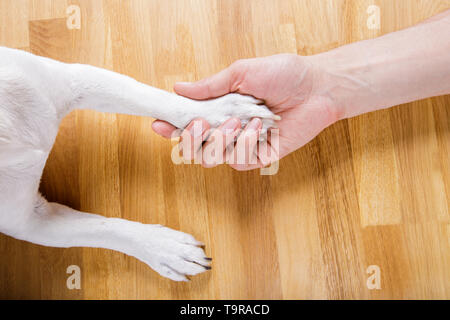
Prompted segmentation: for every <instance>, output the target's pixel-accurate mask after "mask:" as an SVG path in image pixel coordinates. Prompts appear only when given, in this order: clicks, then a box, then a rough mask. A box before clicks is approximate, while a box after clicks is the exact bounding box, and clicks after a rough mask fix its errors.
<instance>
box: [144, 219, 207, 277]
mask: <svg viewBox="0 0 450 320" xmlns="http://www.w3.org/2000/svg"><path fill="white" fill-rule="evenodd" d="M145 227H147V228H148V233H147V234H146V235H144V238H147V239H142V240H139V241H138V243H139V246H140V248H137V249H138V250H137V254H136V255H135V257H136V258H138V259H139V260H141V261H143V262H145V263H146V264H147V265H149V266H150V267H151V268H152V269H153V270H155V271H156V272H158V273H159V274H160V275H162V276H163V277H166V278H169V279H171V280H174V281H189V279H188V278H187V276H194V275H197V274H199V273H202V272H205V271H207V270H210V269H211V267H210V264H211V258H208V257H206V255H205V252H204V251H203V249H202V248H200V246H202V245H203V244H202V243H201V242H199V241H197V240H195V238H194V237H193V236H191V235H189V234H186V233H184V232H180V231H175V230H172V229H169V228H166V227H163V226H159V225H146V226H145Z"/></svg>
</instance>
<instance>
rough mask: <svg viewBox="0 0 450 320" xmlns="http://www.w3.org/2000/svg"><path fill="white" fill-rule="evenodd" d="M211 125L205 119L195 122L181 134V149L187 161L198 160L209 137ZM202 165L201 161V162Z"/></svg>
mask: <svg viewBox="0 0 450 320" xmlns="http://www.w3.org/2000/svg"><path fill="white" fill-rule="evenodd" d="M209 128H210V125H209V123H208V122H207V121H206V120H204V119H195V120H193V121H192V122H191V123H190V124H189V125H188V126H187V127H186V129H185V130H184V131H183V132H182V134H181V148H182V153H183V158H184V159H185V160H192V159H198V156H199V153H200V155H201V152H199V151H200V150H201V146H202V143H203V141H204V140H205V139H206V138H207V137H208V132H209ZM195 163H201V159H200V160H199V162H195Z"/></svg>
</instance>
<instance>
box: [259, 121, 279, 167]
mask: <svg viewBox="0 0 450 320" xmlns="http://www.w3.org/2000/svg"><path fill="white" fill-rule="evenodd" d="M279 145H280V143H279V131H278V129H271V130H268V131H267V139H266V140H265V141H262V142H260V143H259V145H258V159H259V161H260V162H261V165H262V166H263V167H266V166H268V165H269V164H271V163H273V162H275V161H278V160H279V159H280V150H279Z"/></svg>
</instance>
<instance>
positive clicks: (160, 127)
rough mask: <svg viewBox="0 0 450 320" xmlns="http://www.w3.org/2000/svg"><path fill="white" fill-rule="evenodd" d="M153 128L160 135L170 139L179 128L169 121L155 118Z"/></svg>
mask: <svg viewBox="0 0 450 320" xmlns="http://www.w3.org/2000/svg"><path fill="white" fill-rule="evenodd" d="M152 129H153V131H155V132H156V133H157V134H159V135H160V136H163V137H164V138H168V139H170V138H172V137H173V136H172V135H173V133H174V132H175V131H176V129H177V128H176V127H174V126H173V125H171V124H170V123H168V122H165V121H162V120H155V121H153V123H152Z"/></svg>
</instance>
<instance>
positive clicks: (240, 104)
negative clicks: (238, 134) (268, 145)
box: [196, 93, 281, 136]
mask: <svg viewBox="0 0 450 320" xmlns="http://www.w3.org/2000/svg"><path fill="white" fill-rule="evenodd" d="M198 104H199V105H198V108H197V109H196V110H197V112H196V113H197V114H196V116H197V117H199V118H203V119H205V120H206V121H208V123H209V124H210V125H211V127H212V128H217V127H218V126H220V125H221V124H222V123H224V122H225V121H226V120H228V119H230V118H239V119H240V120H241V123H242V127H245V125H246V124H247V123H248V122H249V121H250V120H251V119H252V118H260V119H261V120H262V129H261V135H262V136H264V135H265V134H266V132H267V130H268V129H269V128H276V123H275V121H276V120H280V119H281V118H280V116H278V115H276V114H274V113H273V112H272V111H270V109H269V108H267V106H265V105H264V103H263V102H262V101H261V100H258V99H255V98H253V97H251V96H246V95H241V94H237V93H230V94H227V95H225V96H223V97H220V98H216V99H211V100H205V101H198Z"/></svg>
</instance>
